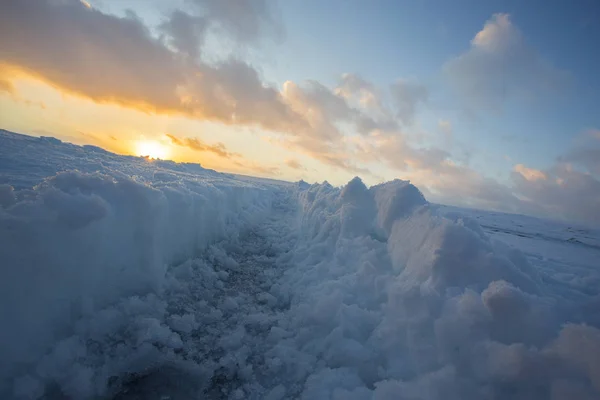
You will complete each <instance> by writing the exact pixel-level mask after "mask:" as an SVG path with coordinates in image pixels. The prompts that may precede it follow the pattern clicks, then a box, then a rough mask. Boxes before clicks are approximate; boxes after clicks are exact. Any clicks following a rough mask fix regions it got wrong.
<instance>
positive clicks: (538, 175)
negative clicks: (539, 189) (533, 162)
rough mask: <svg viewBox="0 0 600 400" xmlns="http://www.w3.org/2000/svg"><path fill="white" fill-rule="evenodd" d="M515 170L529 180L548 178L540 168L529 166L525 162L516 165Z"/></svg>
mask: <svg viewBox="0 0 600 400" xmlns="http://www.w3.org/2000/svg"><path fill="white" fill-rule="evenodd" d="M514 171H515V172H518V173H519V174H521V175H522V176H523V177H524V178H525V179H527V180H528V181H537V180H546V179H547V176H546V174H545V173H543V172H542V171H540V170H537V169H534V168H527V167H526V166H524V165H523V164H517V165H515V167H514Z"/></svg>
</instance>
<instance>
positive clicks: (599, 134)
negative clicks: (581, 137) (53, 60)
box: [585, 129, 600, 140]
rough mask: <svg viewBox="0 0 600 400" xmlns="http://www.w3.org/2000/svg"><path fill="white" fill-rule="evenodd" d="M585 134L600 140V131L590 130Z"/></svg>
mask: <svg viewBox="0 0 600 400" xmlns="http://www.w3.org/2000/svg"><path fill="white" fill-rule="evenodd" d="M585 134H586V135H587V136H588V137H590V138H592V139H597V140H600V129H588V130H587V131H585Z"/></svg>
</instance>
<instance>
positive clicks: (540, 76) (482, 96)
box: [444, 14, 568, 110]
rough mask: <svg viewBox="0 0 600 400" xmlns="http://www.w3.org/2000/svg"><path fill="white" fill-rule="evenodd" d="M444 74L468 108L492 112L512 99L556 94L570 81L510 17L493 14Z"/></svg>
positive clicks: (448, 63) (445, 69)
mask: <svg viewBox="0 0 600 400" xmlns="http://www.w3.org/2000/svg"><path fill="white" fill-rule="evenodd" d="M444 72H445V74H446V75H447V77H448V78H449V80H450V83H451V84H452V86H453V87H454V89H455V90H456V91H457V93H458V94H459V95H461V96H462V98H463V99H464V100H465V102H466V104H467V105H469V106H471V107H473V108H485V109H491V110H499V109H501V108H502V105H503V103H504V102H505V101H506V100H507V99H508V98H511V97H523V96H525V97H532V96H536V95H539V94H546V93H552V92H557V91H559V90H560V89H561V88H562V87H564V85H565V83H566V82H567V81H568V75H567V74H566V73H565V72H563V71H561V70H559V69H557V68H555V67H554V66H552V65H551V64H550V62H548V61H547V60H545V59H543V58H542V57H541V56H540V55H539V54H538V53H537V51H536V50H535V49H533V48H532V47H531V46H530V45H529V44H528V43H527V42H526V41H525V39H524V37H523V35H522V33H521V32H520V31H519V29H518V28H517V27H516V26H515V25H514V24H513V23H512V21H511V19H510V16H509V15H508V14H494V15H493V16H492V18H491V19H490V20H488V21H487V22H486V23H485V25H484V27H483V29H482V30H481V31H479V32H478V33H477V34H476V35H475V37H474V38H473V40H472V41H471V47H470V49H469V50H467V51H466V52H464V53H463V54H461V55H459V56H458V57H456V58H454V59H452V60H450V61H448V62H447V63H446V64H445V65H444Z"/></svg>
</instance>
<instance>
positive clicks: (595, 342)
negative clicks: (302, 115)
mask: <svg viewBox="0 0 600 400" xmlns="http://www.w3.org/2000/svg"><path fill="white" fill-rule="evenodd" d="M477 220H478V221H479V222H481V226H480V225H479V224H478V222H477ZM482 226H483V227H482ZM599 237H600V235H599V234H598V231H592V230H584V229H580V228H578V229H575V228H573V227H569V226H566V225H565V226H563V225H560V224H554V223H551V222H547V221H542V220H539V219H533V218H529V217H516V216H507V215H502V214H497V213H485V212H477V211H473V210H459V209H453V208H450V207H441V206H435V205H431V204H429V203H428V202H427V201H426V200H425V199H424V197H423V196H422V194H421V192H420V191H419V190H418V189H417V188H416V187H415V186H413V185H411V184H410V183H408V182H405V181H400V180H396V181H393V182H388V183H385V184H382V185H377V186H373V187H371V188H367V187H366V186H365V185H364V184H363V183H362V181H361V180H360V179H358V178H355V179H353V180H352V181H350V182H349V183H348V184H347V185H345V186H344V187H342V188H336V187H332V186H331V185H329V184H328V183H323V184H314V185H309V184H306V183H304V182H300V183H295V184H291V183H285V182H278V181H270V180H261V179H255V178H252V179H249V178H248V179H246V178H244V177H240V176H233V175H227V174H220V173H217V172H215V171H211V170H206V169H203V168H201V167H200V166H198V165H195V164H178V163H174V162H167V161H152V160H147V159H144V158H139V157H126V156H119V155H115V154H112V153H108V152H106V151H104V150H102V149H99V148H96V147H92V146H84V147H79V146H75V145H71V144H67V143H62V142H60V141H58V140H56V139H52V138H34V137H29V136H23V135H18V134H14V133H11V132H7V131H0V263H1V265H0V398H2V399H38V398H43V399H49V400H53V399H157V400H158V399H268V400H277V399H288V398H290V399H311V400H312V399H340V400H341V399H344V400H346V399H348V400H352V399H378V400H384V399H410V400H437V399H439V400H441V399H444V400H449V399H451V400H459V399H460V400H464V399H467V400H470V399H489V400H499V399H528V400H529V399H551V400H576V399H577V400H579V399H582V400H586V399H590V400H591V399H598V398H600V329H599V328H600V274H599V270H598V267H599V265H598V263H599V260H600V241H599V240H598V238H599ZM519 249H520V250H519Z"/></svg>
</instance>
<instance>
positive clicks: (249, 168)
mask: <svg viewBox="0 0 600 400" xmlns="http://www.w3.org/2000/svg"><path fill="white" fill-rule="evenodd" d="M233 164H234V165H236V166H238V167H240V168H241V169H242V173H247V172H254V173H258V174H262V175H267V176H273V175H279V174H280V173H281V171H280V170H279V167H276V166H270V165H261V164H257V163H255V162H253V161H234V162H233Z"/></svg>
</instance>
